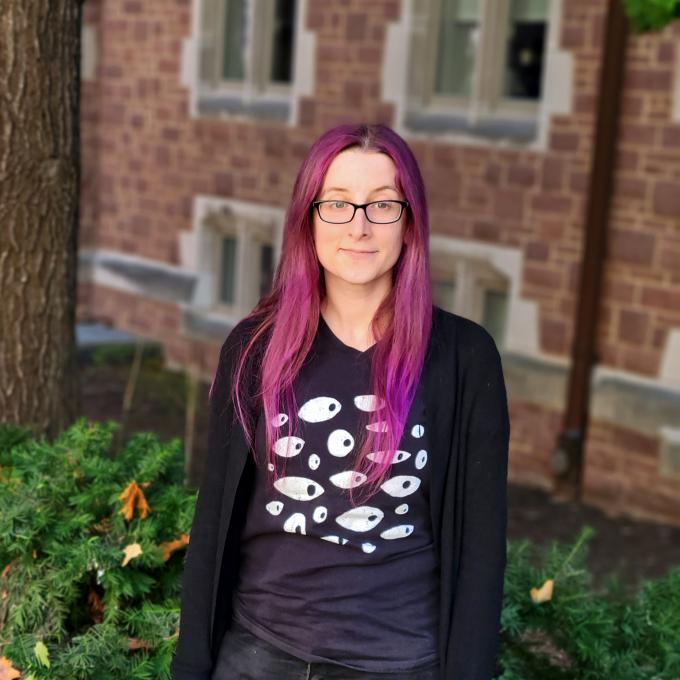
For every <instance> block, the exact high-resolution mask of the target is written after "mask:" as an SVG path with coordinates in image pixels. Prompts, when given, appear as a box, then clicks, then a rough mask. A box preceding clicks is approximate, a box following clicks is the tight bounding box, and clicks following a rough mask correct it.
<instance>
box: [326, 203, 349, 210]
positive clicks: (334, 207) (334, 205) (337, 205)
mask: <svg viewBox="0 0 680 680" xmlns="http://www.w3.org/2000/svg"><path fill="white" fill-rule="evenodd" d="M346 205H347V203H345V201H331V202H330V203H329V204H328V207H329V208H330V209H331V210H340V209H342V208H344V207H345V206H346Z"/></svg>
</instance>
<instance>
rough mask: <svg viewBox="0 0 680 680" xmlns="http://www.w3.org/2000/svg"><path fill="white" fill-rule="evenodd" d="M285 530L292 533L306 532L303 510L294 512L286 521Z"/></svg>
mask: <svg viewBox="0 0 680 680" xmlns="http://www.w3.org/2000/svg"><path fill="white" fill-rule="evenodd" d="M283 530H284V531H287V532H288V533H291V534H304V533H305V516H304V515H303V514H302V513H301V512H294V513H293V514H292V515H291V516H290V517H289V518H288V519H287V520H286V521H285V522H284V523H283Z"/></svg>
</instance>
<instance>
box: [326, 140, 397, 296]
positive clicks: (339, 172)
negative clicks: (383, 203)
mask: <svg viewBox="0 0 680 680" xmlns="http://www.w3.org/2000/svg"><path fill="white" fill-rule="evenodd" d="M395 176H396V166H395V164H394V161H392V159H391V158H390V157H389V156H388V155H387V154H384V153H379V152H374V151H358V150H356V149H347V150H345V151H342V152H341V153H339V154H338V155H337V156H336V157H335V158H334V159H333V161H332V162H331V164H330V166H329V168H328V171H327V172H326V177H325V178H324V182H323V186H322V187H321V191H320V192H319V194H318V196H317V200H319V201H325V200H331V199H333V200H338V201H340V200H341V201H350V202H352V203H369V202H371V201H379V200H404V196H403V195H402V194H401V193H400V192H399V191H398V189H397V187H396V182H395ZM405 224H406V210H404V211H403V212H402V214H401V217H400V218H399V221H398V222H392V223H390V224H374V223H372V222H369V221H368V219H367V218H366V214H365V213H364V211H363V210H357V211H356V212H355V213H354V218H353V219H352V221H351V222H347V223H345V224H329V223H328V222H324V221H323V220H322V219H321V218H320V217H319V214H318V212H317V211H316V210H314V244H315V246H316V253H317V256H318V258H319V262H320V263H321V266H322V267H323V269H324V276H325V279H326V286H327V287H328V286H329V285H333V284H334V283H338V282H340V281H342V282H344V283H349V284H356V285H367V284H373V283H375V282H378V281H381V282H384V281H391V269H392V267H393V266H394V265H395V263H396V261H397V259H398V258H399V253H400V252H401V248H402V244H403V242H404V229H405ZM352 251H364V252H362V253H357V252H352Z"/></svg>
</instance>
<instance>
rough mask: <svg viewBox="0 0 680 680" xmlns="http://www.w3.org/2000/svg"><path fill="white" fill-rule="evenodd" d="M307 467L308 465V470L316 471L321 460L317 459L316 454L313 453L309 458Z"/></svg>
mask: <svg viewBox="0 0 680 680" xmlns="http://www.w3.org/2000/svg"><path fill="white" fill-rule="evenodd" d="M307 465H309V469H310V470H316V469H317V468H318V467H319V465H321V458H319V456H317V455H316V453H313V454H312V455H311V456H310V457H309V460H308V461H307Z"/></svg>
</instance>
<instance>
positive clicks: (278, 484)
mask: <svg viewBox="0 0 680 680" xmlns="http://www.w3.org/2000/svg"><path fill="white" fill-rule="evenodd" d="M274 488H275V489H276V490H277V491H280V492H281V493H282V494H284V495H286V496H288V497H289V498H293V499H294V500H296V501H312V500H314V499H315V498H318V497H319V496H320V495H321V494H322V493H323V487H322V486H321V485H320V484H317V483H316V482H315V481H314V480H313V479H307V478H306V477H282V478H281V479H277V480H276V481H275V482H274Z"/></svg>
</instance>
